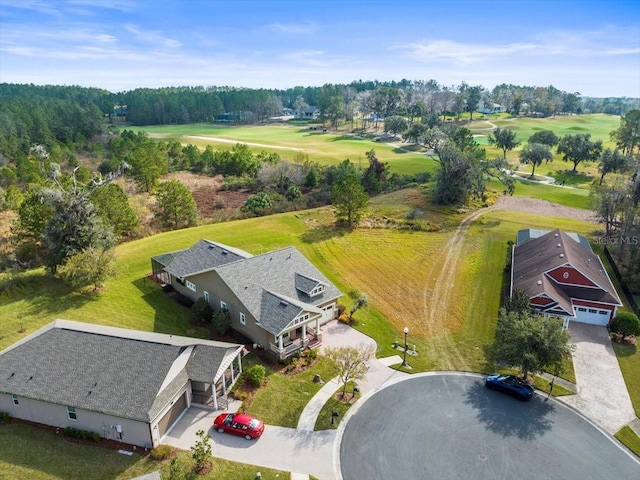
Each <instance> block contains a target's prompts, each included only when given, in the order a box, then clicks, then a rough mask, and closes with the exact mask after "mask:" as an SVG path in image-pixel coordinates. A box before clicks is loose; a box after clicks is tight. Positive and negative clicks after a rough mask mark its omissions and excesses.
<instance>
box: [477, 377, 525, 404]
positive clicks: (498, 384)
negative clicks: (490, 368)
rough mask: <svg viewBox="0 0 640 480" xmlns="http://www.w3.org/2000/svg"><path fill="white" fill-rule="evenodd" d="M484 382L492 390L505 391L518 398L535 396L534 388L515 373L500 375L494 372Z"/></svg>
mask: <svg viewBox="0 0 640 480" xmlns="http://www.w3.org/2000/svg"><path fill="white" fill-rule="evenodd" d="M484 384H485V385H486V386H487V388H490V389H491V390H498V391H499V392H504V393H506V394H507V395H511V396H512V397H515V398H517V399H518V400H523V401H524V400H529V399H531V397H533V390H534V388H533V387H532V386H531V385H529V384H528V383H527V382H525V381H524V380H522V379H521V378H518V377H516V376H515V375H500V374H499V373H494V374H492V375H488V376H487V378H485V380H484Z"/></svg>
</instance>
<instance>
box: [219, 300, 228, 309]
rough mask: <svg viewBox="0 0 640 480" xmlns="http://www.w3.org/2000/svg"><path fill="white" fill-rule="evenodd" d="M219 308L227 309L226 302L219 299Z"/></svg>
mask: <svg viewBox="0 0 640 480" xmlns="http://www.w3.org/2000/svg"><path fill="white" fill-rule="evenodd" d="M220 310H227V304H226V303H224V302H223V301H222V300H220Z"/></svg>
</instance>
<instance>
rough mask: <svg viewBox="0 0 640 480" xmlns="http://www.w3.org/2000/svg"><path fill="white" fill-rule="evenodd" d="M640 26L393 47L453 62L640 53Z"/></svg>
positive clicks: (418, 58)
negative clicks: (505, 40) (523, 38)
mask: <svg viewBox="0 0 640 480" xmlns="http://www.w3.org/2000/svg"><path fill="white" fill-rule="evenodd" d="M638 38H640V30H639V29H638V28H635V27H634V28H613V27H605V28H602V29H599V30H587V31H574V30H554V31H548V32H543V33H539V34H537V35H536V36H535V37H534V38H533V39H532V40H527V41H524V42H511V43H503V44H476V43H462V42H455V41H452V40H448V39H440V40H425V41H422V42H412V43H407V44H396V45H393V46H392V47H390V49H391V50H396V51H398V50H399V51H404V52H405V54H406V56H408V57H409V58H411V59H413V60H416V61H420V62H425V63H426V62H449V63H452V64H454V65H471V64H477V63H481V62H488V61H493V60H497V61H501V60H504V59H505V58H517V59H522V58H526V57H534V56H536V57H549V56H566V57H595V56H598V57H606V56H620V55H637V54H638V53H640V45H639V44H638V41H637V39H638Z"/></svg>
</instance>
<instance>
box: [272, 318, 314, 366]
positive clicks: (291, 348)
mask: <svg viewBox="0 0 640 480" xmlns="http://www.w3.org/2000/svg"><path fill="white" fill-rule="evenodd" d="M275 341H276V343H269V351H270V352H271V353H272V354H273V355H275V356H276V358H277V359H279V360H283V359H285V358H288V357H290V356H292V355H294V354H295V353H296V352H299V351H300V350H304V349H305V348H319V347H320V346H321V345H322V331H321V330H320V326H319V325H317V328H312V327H310V326H309V325H308V324H304V325H302V326H300V327H298V328H296V329H293V330H289V331H287V332H283V333H281V334H280V335H278V336H276V337H275Z"/></svg>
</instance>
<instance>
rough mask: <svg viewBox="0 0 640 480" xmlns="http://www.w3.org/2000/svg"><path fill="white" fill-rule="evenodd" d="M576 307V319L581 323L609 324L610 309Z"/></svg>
mask: <svg viewBox="0 0 640 480" xmlns="http://www.w3.org/2000/svg"><path fill="white" fill-rule="evenodd" d="M575 309H576V321H578V322H581V323H590V324H592V325H603V326H607V325H608V324H609V313H610V312H609V311H608V310H600V309H598V308H589V307H575Z"/></svg>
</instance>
